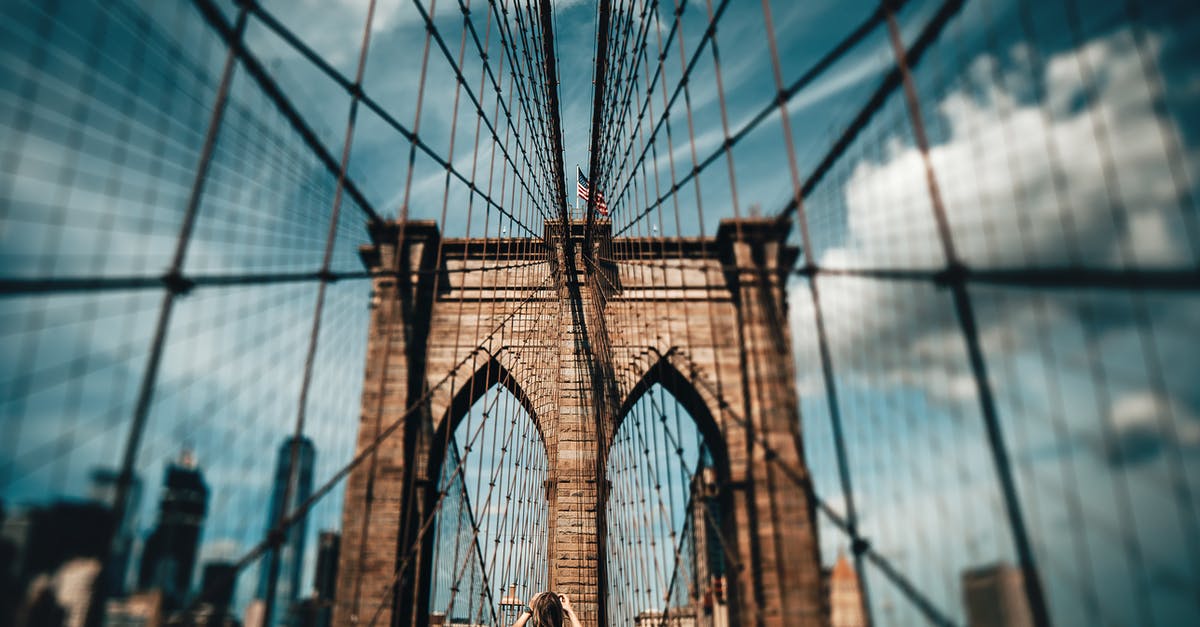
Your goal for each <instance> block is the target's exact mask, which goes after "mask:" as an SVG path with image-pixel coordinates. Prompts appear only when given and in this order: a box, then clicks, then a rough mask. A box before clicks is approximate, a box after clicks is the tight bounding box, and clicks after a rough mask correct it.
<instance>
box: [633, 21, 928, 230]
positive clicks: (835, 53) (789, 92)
mask: <svg viewBox="0 0 1200 627" xmlns="http://www.w3.org/2000/svg"><path fill="white" fill-rule="evenodd" d="M907 1H908V0H899V2H900V4H903V3H905V2H907ZM883 21H884V12H883V9H882V7H880V8H878V9H876V10H875V11H874V12H873V13H871V15H870V16H868V17H867V19H865V20H863V22H862V23H861V24H859V25H858V27H857V28H855V29H854V30H853V31H851V32H850V34H848V35H846V37H844V38H843V39H842V40H841V41H839V42H838V43H837V45H835V46H834V47H833V48H832V49H831V50H830V51H829V52H827V53H825V55H824V56H823V57H821V58H820V59H819V60H818V61H817V62H816V63H814V64H813V65H812V67H810V68H809V69H808V70H806V71H805V72H804V74H803V75H801V76H800V78H798V79H796V80H795V81H793V82H792V83H791V84H790V85H788V86H787V88H785V89H784V90H783V91H781V92H779V93H778V94H776V95H775V98H774V99H772V100H771V101H770V102H767V103H766V104H764V105H763V107H762V108H761V109H759V110H758V112H757V113H755V114H754V117H752V118H750V119H749V120H748V121H747V122H746V123H745V124H743V125H742V127H741V128H739V129H738V130H737V131H736V132H734V133H733V134H732V135H730V136H729V139H728V140H727V141H725V142H723V143H722V144H721V146H719V147H718V148H717V149H716V150H714V151H713V152H712V153H711V154H709V155H708V156H707V157H705V158H704V159H702V160H701V161H700V162H699V163H698V164H697V165H696V167H694V168H692V169H691V170H690V171H688V172H687V173H686V174H684V175H683V176H682V177H680V179H679V181H678V183H677V184H676V185H675V186H673V187H672V188H671V189H670V190H668V191H667V192H666V193H665V194H663V195H662V196H660V197H659V198H657V199H656V200H655V201H654V202H653V203H651V204H650V205H648V206H647V207H646V208H645V209H644V210H643V211H642V212H641V213H639V214H638V215H637V216H635V217H634V218H631V219H630V223H632V222H635V221H637V220H640V219H642V218H643V217H645V216H646V215H647V214H649V213H650V212H651V211H653V210H654V209H656V208H657V207H659V206H660V205H661V204H662V203H663V202H666V200H667V198H669V197H670V196H671V195H672V194H675V193H677V192H678V191H679V188H682V187H683V186H684V185H686V184H687V183H688V182H690V181H691V180H692V179H693V178H695V177H696V176H698V175H699V174H700V173H701V172H703V171H704V170H705V169H706V168H708V166H710V165H712V163H713V162H714V161H716V160H717V159H719V158H720V157H721V155H723V154H725V153H727V152H729V151H730V150H732V149H733V148H734V146H736V145H737V144H738V143H740V142H741V141H742V140H743V139H745V138H746V136H747V135H749V134H750V133H751V131H753V130H754V129H756V128H758V125H759V124H762V123H763V122H764V121H765V120H766V119H767V118H768V117H770V116H771V114H772V113H773V112H774V111H776V110H777V109H778V107H779V103H780V102H783V103H787V102H791V100H792V98H794V97H796V96H797V95H798V94H799V93H800V92H801V91H802V90H803V89H805V88H806V87H808V86H809V85H811V84H812V83H813V82H814V81H816V80H817V79H818V78H820V77H822V76H824V75H825V72H826V71H828V70H829V68H831V67H832V66H833V65H834V64H836V63H837V62H838V61H840V60H841V59H842V57H844V56H845V55H846V54H848V53H849V52H850V51H851V50H853V49H854V48H855V47H856V46H857V45H858V44H859V43H861V42H862V41H863V40H864V39H866V38H867V36H868V35H870V34H871V32H872V31H874V30H875V29H876V28H878V27H879V26H880V25H881V24H883ZM631 180H632V178H630V179H626V182H625V184H624V187H622V189H621V191H620V192H619V193H618V194H616V195H615V196H614V198H620V197H621V196H622V195H623V194H624V193H625V190H626V189H627V188H628V186H629V182H630V181H631ZM628 228H629V225H626V226H623V227H622V228H621V229H620V230H618V231H617V232H616V233H615V234H614V235H620V234H621V233H624V232H625V231H626V230H628Z"/></svg>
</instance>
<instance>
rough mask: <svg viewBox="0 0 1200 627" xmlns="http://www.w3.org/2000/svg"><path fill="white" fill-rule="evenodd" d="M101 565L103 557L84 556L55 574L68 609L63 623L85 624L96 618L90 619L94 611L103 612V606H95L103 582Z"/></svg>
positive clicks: (70, 625) (70, 626) (60, 601)
mask: <svg viewBox="0 0 1200 627" xmlns="http://www.w3.org/2000/svg"><path fill="white" fill-rule="evenodd" d="M101 568H102V565H101V564H100V560H98V559H95V558H91V557H81V558H76V559H72V560H70V561H68V562H67V563H65V564H63V565H62V566H61V567H60V568H59V569H58V572H56V573H55V574H54V589H55V592H56V593H57V597H58V604H59V606H60V607H62V608H63V611H64V612H65V613H66V616H65V617H64V618H65V620H64V621H63V627H84V626H85V625H88V624H90V623H93V622H95V621H94V620H89V619H90V618H91V616H92V613H93V612H96V613H97V614H100V608H96V607H93V600H94V599H95V598H96V597H97V594H96V593H97V587H98V586H99V585H101V581H100V569H101Z"/></svg>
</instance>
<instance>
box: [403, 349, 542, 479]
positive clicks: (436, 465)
mask: <svg viewBox="0 0 1200 627" xmlns="http://www.w3.org/2000/svg"><path fill="white" fill-rule="evenodd" d="M502 350H503V349H502ZM494 385H500V386H501V387H503V388H504V389H505V390H507V391H508V392H509V393H510V394H512V395H513V397H514V398H516V399H517V402H518V403H520V404H521V407H522V408H523V409H524V410H525V413H526V414H528V415H529V419H530V420H532V421H533V424H534V427H535V428H536V429H537V432H538V436H539V437H540V438H541V442H542V447H543V448H545V449H546V454H547V455H549V453H550V447H549V445H548V444H547V442H546V433H545V431H544V430H543V428H542V421H541V420H539V418H538V413H537V411H536V410H535V409H534V405H533V402H532V401H531V400H530V396H529V395H528V394H527V393H526V392H525V386H522V385H521V384H520V383H519V382H518V381H517V378H516V377H515V376H514V375H513V373H512V371H511V370H509V369H508V368H506V367H505V366H504V364H502V363H500V360H499V359H497V358H496V356H495V355H492V354H488V360H487V361H486V362H484V363H483V364H482V365H480V366H479V367H478V368H476V369H475V372H473V373H472V374H471V375H469V376H468V377H467V378H466V383H465V384H464V385H463V386H461V387H459V388H458V389H457V391H455V393H454V396H453V398H451V400H450V403H449V405H448V406H447V408H446V411H445V412H444V413H443V414H442V416H440V417H439V418H438V420H437V421H436V422H435V423H434V430H433V440H432V444H433V446H431V447H430V451H429V465H428V467H427V470H426V473H425V476H426V477H427V478H428V479H430V480H432V481H434V482H436V481H437V477H439V476H440V472H441V467H442V461H443V460H444V459H445V455H446V447H445V446H440V445H439V444H441V443H445V442H448V441H449V440H448V439H447V437H448V436H449V434H452V433H454V430H455V429H457V428H458V424H459V423H460V422H461V421H462V419H463V418H464V417H465V416H466V415H467V412H468V411H470V409H471V407H472V406H473V405H475V403H476V402H477V401H478V400H479V399H481V398H483V395H484V394H486V393H487V391H488V390H490V389H492V386H494Z"/></svg>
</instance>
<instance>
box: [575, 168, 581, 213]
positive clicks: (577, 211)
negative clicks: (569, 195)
mask: <svg viewBox="0 0 1200 627" xmlns="http://www.w3.org/2000/svg"><path fill="white" fill-rule="evenodd" d="M580 172H582V170H580V169H579V164H578V163H576V164H575V181H576V186H578V184H579V173H580ZM575 215H577V216H578V215H579V194H578V192H577V193H576V194H575Z"/></svg>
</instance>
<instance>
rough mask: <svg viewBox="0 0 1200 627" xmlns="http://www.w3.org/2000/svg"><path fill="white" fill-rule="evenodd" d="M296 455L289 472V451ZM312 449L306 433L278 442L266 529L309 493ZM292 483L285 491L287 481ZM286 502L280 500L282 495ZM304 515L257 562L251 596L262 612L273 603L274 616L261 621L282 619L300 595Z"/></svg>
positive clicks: (269, 529)
mask: <svg viewBox="0 0 1200 627" xmlns="http://www.w3.org/2000/svg"><path fill="white" fill-rule="evenodd" d="M293 452H294V453H295V457H296V472H294V473H293V472H292V465H291V464H292V454H293ZM315 461H316V449H315V448H314V447H313V443H312V440H309V439H308V438H306V437H303V436H302V437H300V438H288V439H287V440H285V441H284V442H283V444H281V445H280V446H279V458H278V461H277V462H276V464H275V482H274V485H273V487H272V489H271V507H270V509H269V511H268V512H267V520H266V530H267V532H268V533H269V532H270V531H271V529H272V528H274V527H275V524H276V522H278V521H279V520H280V517H281V516H283V515H286V514H287V513H289V512H291V511H293V510H295V509H296V506H297V505H299V504H300V503H303V502H304V501H306V500H308V497H309V496H311V495H312V485H313V464H314V463H315ZM289 483H292V486H291V489H290V491H289V489H288V484H289ZM285 496H286V497H287V502H286V503H284V498H285ZM307 523H308V517H303V518H301V519H300V520H299V521H297V522H296V523H295V524H293V525H292V526H291V527H289V528H288V530H287V533H286V535H285V536H284V540H283V544H282V545H281V546H280V547H279V548H278V549H272V550H270V551H268V552H267V553H266V554H265V555H264V556H263V559H262V560H261V561H260V562H259V578H258V592H257V593H256V594H255V598H257V599H261V600H263V601H268V600H270V601H272V602H271V603H264V605H263V607H264V612H265V611H266V608H267V606H269V605H270V606H273V607H274V608H275V609H274V610H273V611H272V614H274V617H271V616H264V623H263V624H264V625H279V624H283V623H285V622H286V621H285V619H286V616H287V613H288V609H289V608H290V607H291V606H292V605H293V604H294V603H295V602H296V600H297V599H299V598H300V591H301V588H300V574H301V571H302V570H303V566H304V538H305V536H306V535H307V531H308V524H307ZM276 559H277V560H278V564H277V568H278V570H277V571H276V572H275V582H274V583H275V585H274V586H272V585H271V584H272V582H271V566H272V561H273V560H276Z"/></svg>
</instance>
